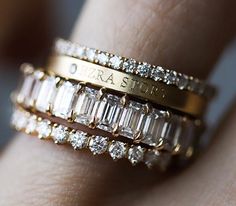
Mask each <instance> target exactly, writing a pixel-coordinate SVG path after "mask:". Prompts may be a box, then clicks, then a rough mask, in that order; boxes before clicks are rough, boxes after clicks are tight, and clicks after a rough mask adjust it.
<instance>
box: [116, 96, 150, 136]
mask: <svg viewBox="0 0 236 206" xmlns="http://www.w3.org/2000/svg"><path fill="white" fill-rule="evenodd" d="M145 118H146V115H145V113H144V111H143V105H142V104H140V103H137V102H133V101H130V104H129V105H128V107H125V108H124V109H123V112H122V115H121V118H120V121H119V128H120V134H121V135H123V136H125V137H128V138H130V139H133V138H134V135H135V134H137V133H138V132H140V131H142V129H143V126H144V125H143V123H144V120H145Z"/></svg>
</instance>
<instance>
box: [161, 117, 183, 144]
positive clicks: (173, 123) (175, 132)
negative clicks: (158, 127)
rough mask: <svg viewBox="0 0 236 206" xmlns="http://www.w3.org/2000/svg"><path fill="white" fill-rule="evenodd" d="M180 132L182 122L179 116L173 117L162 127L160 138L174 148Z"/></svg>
mask: <svg viewBox="0 0 236 206" xmlns="http://www.w3.org/2000/svg"><path fill="white" fill-rule="evenodd" d="M181 132H182V122H181V119H180V117H179V116H177V115H173V116H172V117H171V118H170V120H169V121H168V122H167V124H166V127H165V126H164V129H163V132H162V137H163V138H164V139H166V140H167V142H168V143H170V145H171V146H176V145H177V144H178V142H179V138H180V135H181Z"/></svg>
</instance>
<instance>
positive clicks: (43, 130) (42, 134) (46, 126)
mask: <svg viewBox="0 0 236 206" xmlns="http://www.w3.org/2000/svg"><path fill="white" fill-rule="evenodd" d="M50 124H51V122H50V121H48V120H42V121H40V122H38V125H37V128H36V131H37V132H38V137H39V138H40V139H43V138H47V137H49V136H50V134H51V132H52V127H51V125H50Z"/></svg>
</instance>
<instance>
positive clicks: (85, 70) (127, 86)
mask: <svg viewBox="0 0 236 206" xmlns="http://www.w3.org/2000/svg"><path fill="white" fill-rule="evenodd" d="M47 69H48V70H49V71H50V72H52V73H54V74H56V75H58V76H60V77H62V78H65V79H72V80H76V81H79V82H85V83H90V84H92V85H95V86H98V87H105V88H107V89H110V90H113V91H116V92H119V93H121V94H124V93H126V94H128V95H131V96H134V97H136V98H139V99H142V100H145V101H148V102H152V103H154V104H157V105H161V106H163V107H167V108H171V109H174V110H177V111H180V112H183V113H185V114H188V115H192V116H194V117H201V116H202V115H203V114H204V113H205V110H206V107H207V102H208V101H207V99H206V98H204V97H202V96H200V95H197V94H195V93H192V92H189V91H185V90H183V91H182V90H179V89H178V88H176V87H174V86H172V85H166V84H163V83H161V82H155V81H153V80H151V79H143V78H142V77H139V76H136V75H133V74H126V73H124V72H121V71H118V70H112V69H110V68H107V67H104V66H100V65H97V64H93V63H90V62H87V61H82V60H79V59H76V58H73V57H68V56H53V57H52V58H50V61H49V64H48V66H47Z"/></svg>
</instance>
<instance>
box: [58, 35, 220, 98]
mask: <svg viewBox="0 0 236 206" xmlns="http://www.w3.org/2000/svg"><path fill="white" fill-rule="evenodd" d="M54 51H55V52H56V53H58V54H63V55H67V56H72V57H75V58H78V59H81V60H85V61H89V62H92V63H96V64H99V65H101V66H105V67H109V68H112V69H114V70H119V71H123V72H126V73H131V74H135V75H138V76H140V77H144V78H150V79H153V80H154V81H159V82H162V83H164V84H167V85H174V86H176V87H177V88H179V89H180V90H187V91H191V92H194V93H196V94H199V95H202V96H204V97H206V98H211V97H212V96H214V94H215V93H216V91H215V88H214V87H212V86H211V85H208V84H206V83H205V82H204V81H201V80H199V79H197V78H193V77H192V76H187V75H185V74H181V73H178V72H176V71H173V70H169V69H165V68H163V67H161V66H154V65H151V64H148V63H146V62H139V61H136V60H134V59H132V58H125V57H121V56H117V55H114V54H111V53H108V52H104V51H100V50H97V49H93V48H89V47H86V46H81V45H79V44H77V43H73V42H70V41H67V40H63V39H58V40H57V41H56V42H55V46H54Z"/></svg>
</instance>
